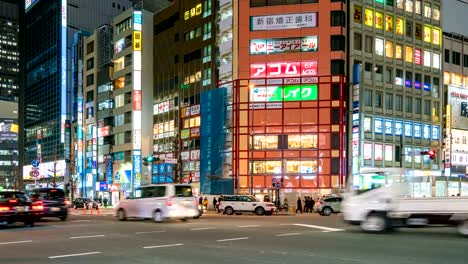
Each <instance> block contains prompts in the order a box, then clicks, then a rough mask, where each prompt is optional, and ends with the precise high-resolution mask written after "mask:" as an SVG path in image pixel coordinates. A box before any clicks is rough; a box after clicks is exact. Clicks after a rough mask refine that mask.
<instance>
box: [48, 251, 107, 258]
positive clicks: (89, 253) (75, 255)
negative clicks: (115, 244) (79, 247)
mask: <svg viewBox="0 0 468 264" xmlns="http://www.w3.org/2000/svg"><path fill="white" fill-rule="evenodd" d="M95 254H101V252H99V251H94V252H85V253H77V254H69V255H59V256H50V257H49V258H50V259H56V258H68V257H78V256H86V255H95Z"/></svg>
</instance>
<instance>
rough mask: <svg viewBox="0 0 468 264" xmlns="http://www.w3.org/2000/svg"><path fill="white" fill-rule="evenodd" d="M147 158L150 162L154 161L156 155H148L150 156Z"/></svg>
mask: <svg viewBox="0 0 468 264" xmlns="http://www.w3.org/2000/svg"><path fill="white" fill-rule="evenodd" d="M146 160H147V161H148V162H153V161H154V157H153V156H148V157H146Z"/></svg>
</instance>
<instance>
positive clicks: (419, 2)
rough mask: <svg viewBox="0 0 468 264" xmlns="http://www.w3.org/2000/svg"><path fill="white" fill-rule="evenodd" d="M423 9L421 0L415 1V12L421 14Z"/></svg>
mask: <svg viewBox="0 0 468 264" xmlns="http://www.w3.org/2000/svg"><path fill="white" fill-rule="evenodd" d="M421 9H422V6H421V0H416V1H414V12H415V13H416V14H418V15H420V14H421Z"/></svg>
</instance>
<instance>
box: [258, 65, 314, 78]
mask: <svg viewBox="0 0 468 264" xmlns="http://www.w3.org/2000/svg"><path fill="white" fill-rule="evenodd" d="M315 75H317V61H301V62H270V63H266V64H265V63H254V64H250V78H277V77H278V78H281V77H300V76H315Z"/></svg>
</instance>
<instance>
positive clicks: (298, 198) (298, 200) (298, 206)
mask: <svg viewBox="0 0 468 264" xmlns="http://www.w3.org/2000/svg"><path fill="white" fill-rule="evenodd" d="M298 211H299V212H301V214H302V200H301V197H297V208H296V213H297V212H298Z"/></svg>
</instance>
